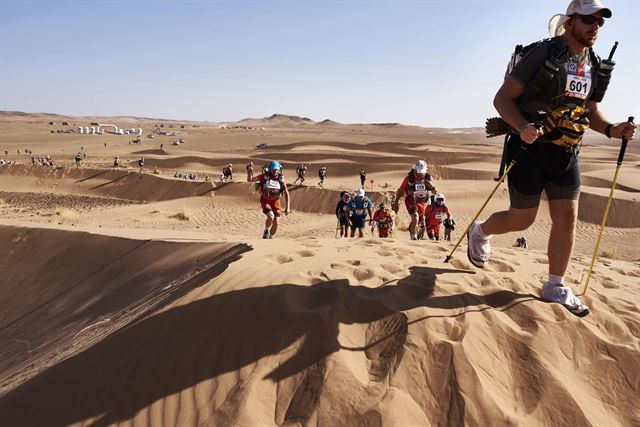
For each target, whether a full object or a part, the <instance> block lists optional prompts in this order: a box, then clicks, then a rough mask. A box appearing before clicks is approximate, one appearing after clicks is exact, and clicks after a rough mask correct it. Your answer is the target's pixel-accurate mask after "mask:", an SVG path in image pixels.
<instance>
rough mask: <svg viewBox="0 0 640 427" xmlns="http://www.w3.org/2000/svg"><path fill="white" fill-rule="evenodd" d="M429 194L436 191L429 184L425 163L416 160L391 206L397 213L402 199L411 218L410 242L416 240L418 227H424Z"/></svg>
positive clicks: (429, 177)
mask: <svg viewBox="0 0 640 427" xmlns="http://www.w3.org/2000/svg"><path fill="white" fill-rule="evenodd" d="M429 192H432V193H433V194H436V193H437V192H438V190H437V189H436V187H435V186H434V185H433V183H432V182H431V175H429V169H428V168H427V162H425V161H424V160H418V161H417V162H416V164H415V166H413V167H412V168H411V170H410V171H409V173H408V174H407V176H405V177H404V179H403V180H402V183H401V184H400V187H398V190H397V191H396V195H395V198H394V201H393V204H392V208H393V210H394V211H395V212H398V209H399V207H398V204H399V202H400V199H401V198H403V197H404V205H405V207H406V208H407V212H408V213H409V215H410V216H411V224H409V235H410V238H411V240H418V225H419V224H421V226H422V227H424V226H425V223H424V221H425V216H424V215H425V211H426V208H427V204H428V202H429Z"/></svg>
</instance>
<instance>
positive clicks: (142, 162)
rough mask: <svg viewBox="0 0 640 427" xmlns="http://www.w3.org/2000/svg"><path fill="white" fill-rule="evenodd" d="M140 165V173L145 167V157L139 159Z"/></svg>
mask: <svg viewBox="0 0 640 427" xmlns="http://www.w3.org/2000/svg"><path fill="white" fill-rule="evenodd" d="M138 167H139V168H140V173H142V168H143V167H144V157H140V158H139V159H138Z"/></svg>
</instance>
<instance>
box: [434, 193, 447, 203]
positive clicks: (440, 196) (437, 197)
mask: <svg viewBox="0 0 640 427" xmlns="http://www.w3.org/2000/svg"><path fill="white" fill-rule="evenodd" d="M433 200H435V201H436V202H439V203H444V202H445V200H446V199H445V197H444V194H442V193H438V194H436V195H435V196H434V197H433Z"/></svg>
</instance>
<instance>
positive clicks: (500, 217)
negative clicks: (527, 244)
mask: <svg viewBox="0 0 640 427" xmlns="http://www.w3.org/2000/svg"><path fill="white" fill-rule="evenodd" d="M537 213H538V207H537V206H536V207H535V208H527V209H518V208H514V207H509V210H506V211H500V212H494V213H493V214H491V216H490V217H489V219H487V220H486V221H485V222H483V223H482V226H481V228H482V232H483V233H484V234H485V235H487V236H491V235H493V234H505V233H509V232H512V231H522V230H526V229H527V228H529V226H530V225H531V224H533V221H535V219H536V214H537Z"/></svg>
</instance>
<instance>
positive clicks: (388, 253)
mask: <svg viewBox="0 0 640 427" xmlns="http://www.w3.org/2000/svg"><path fill="white" fill-rule="evenodd" d="M376 254H378V255H380V256H393V255H394V254H393V252H391V251H384V250H383V251H376Z"/></svg>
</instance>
